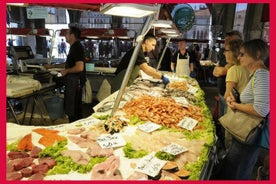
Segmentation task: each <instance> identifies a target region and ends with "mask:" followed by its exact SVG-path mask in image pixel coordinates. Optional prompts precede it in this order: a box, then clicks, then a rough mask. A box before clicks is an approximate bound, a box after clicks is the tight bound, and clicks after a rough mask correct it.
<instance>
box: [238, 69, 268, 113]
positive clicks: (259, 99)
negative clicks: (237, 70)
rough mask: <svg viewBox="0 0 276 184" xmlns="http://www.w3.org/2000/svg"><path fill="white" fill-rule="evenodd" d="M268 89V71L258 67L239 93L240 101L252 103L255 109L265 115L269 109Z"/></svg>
mask: <svg viewBox="0 0 276 184" xmlns="http://www.w3.org/2000/svg"><path fill="white" fill-rule="evenodd" d="M252 87H253V90H252ZM269 90H270V87H269V71H267V70H265V69H258V70H256V71H255V73H254V74H253V76H251V79H250V80H249V82H248V84H247V85H246V87H245V88H244V90H243V91H242V93H241V95H240V99H241V102H242V103H244V104H253V108H254V109H255V111H256V112H257V113H258V114H260V115H261V116H262V117H265V116H266V115H267V114H268V113H269V111H270V99H269V97H270V96H269V95H270V91H269Z"/></svg>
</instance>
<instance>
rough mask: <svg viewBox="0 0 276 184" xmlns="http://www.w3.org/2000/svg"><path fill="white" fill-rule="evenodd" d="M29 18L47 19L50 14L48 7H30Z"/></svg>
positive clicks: (27, 9) (28, 10) (28, 9)
mask: <svg viewBox="0 0 276 184" xmlns="http://www.w3.org/2000/svg"><path fill="white" fill-rule="evenodd" d="M26 11H27V19H46V18H47V16H48V9H47V8H43V7H28V8H26Z"/></svg>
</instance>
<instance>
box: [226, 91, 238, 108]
mask: <svg viewBox="0 0 276 184" xmlns="http://www.w3.org/2000/svg"><path fill="white" fill-rule="evenodd" d="M226 103H227V105H228V107H230V108H231V109H232V110H235V109H236V104H238V103H237V102H236V99H235V97H234V96H233V94H232V93H230V96H228V97H227V98H226Z"/></svg>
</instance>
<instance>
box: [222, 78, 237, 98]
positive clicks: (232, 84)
mask: <svg viewBox="0 0 276 184" xmlns="http://www.w3.org/2000/svg"><path fill="white" fill-rule="evenodd" d="M233 87H234V88H236V87H237V83H235V82H232V81H227V82H226V90H225V93H224V98H225V99H226V98H227V97H228V96H230V93H231V90H232V88H233Z"/></svg>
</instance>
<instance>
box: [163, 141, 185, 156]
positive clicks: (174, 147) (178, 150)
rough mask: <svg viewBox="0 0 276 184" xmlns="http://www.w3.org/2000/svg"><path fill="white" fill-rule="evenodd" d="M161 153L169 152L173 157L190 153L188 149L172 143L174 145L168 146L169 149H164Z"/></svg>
mask: <svg viewBox="0 0 276 184" xmlns="http://www.w3.org/2000/svg"><path fill="white" fill-rule="evenodd" d="M161 151H164V152H167V153H169V154H172V155H178V154H180V153H183V152H185V151H188V149H187V148H185V147H183V146H180V145H178V144H175V143H172V144H170V145H168V146H167V147H165V148H163V149H162V150H161Z"/></svg>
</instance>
